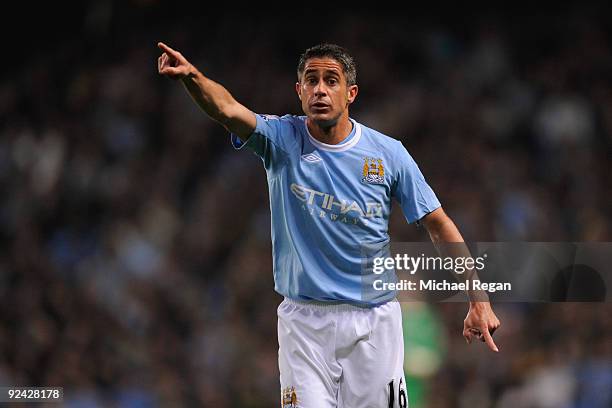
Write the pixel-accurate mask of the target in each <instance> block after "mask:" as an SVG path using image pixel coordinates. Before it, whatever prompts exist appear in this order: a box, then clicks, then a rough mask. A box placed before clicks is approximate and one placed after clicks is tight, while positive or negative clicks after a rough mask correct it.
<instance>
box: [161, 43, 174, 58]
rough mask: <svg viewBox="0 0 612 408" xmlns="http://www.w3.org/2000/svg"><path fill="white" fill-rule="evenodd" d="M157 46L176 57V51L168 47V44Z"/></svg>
mask: <svg viewBox="0 0 612 408" xmlns="http://www.w3.org/2000/svg"><path fill="white" fill-rule="evenodd" d="M157 46H158V47H159V48H160V49H162V50H164V51H165V52H167V53H168V54H170V55H172V56H173V57H175V56H176V51H175V50H173V49H172V48H170V47H168V46H167V45H166V44H164V43H163V42H158V43H157Z"/></svg>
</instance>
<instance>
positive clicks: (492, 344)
mask: <svg viewBox="0 0 612 408" xmlns="http://www.w3.org/2000/svg"><path fill="white" fill-rule="evenodd" d="M482 334H483V336H484V341H485V343H487V346H489V348H490V349H491V350H493V351H495V352H499V349H498V348H497V346H496V345H495V342H494V341H493V337H491V334H490V333H489V329H488V328H486V327H483V328H482Z"/></svg>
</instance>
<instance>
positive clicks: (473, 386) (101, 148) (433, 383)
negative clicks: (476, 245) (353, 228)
mask: <svg viewBox="0 0 612 408" xmlns="http://www.w3.org/2000/svg"><path fill="white" fill-rule="evenodd" d="M84 4H85V5H86V6H84V7H83V14H82V15H81V16H80V18H81V19H80V20H79V22H78V23H75V22H72V24H77V25H78V28H79V31H78V35H76V34H75V33H71V34H70V35H68V34H67V35H64V36H62V37H61V41H54V42H52V43H46V44H45V47H44V49H38V50H37V52H36V53H32V54H28V55H27V56H24V57H23V58H19V59H18V61H14V60H13V61H12V63H11V67H9V68H8V69H9V71H10V70H11V69H12V71H10V72H9V73H8V74H7V75H3V76H2V78H0V188H1V189H2V191H3V194H2V200H1V204H0V240H1V243H2V245H1V246H0V310H1V311H2V313H1V315H0V351H1V356H2V357H1V358H0V385H23V386H26V385H29V386H35V385H38V386H43V385H44V386H62V387H64V405H65V406H67V407H103V406H104V407H106V406H117V407H150V406H151V407H152V406H160V407H167V406H172V407H174V406H177V407H178V406H204V407H238V406H240V407H268V406H278V404H279V398H280V389H279V383H278V367H277V347H278V345H277V342H276V311H275V308H276V307H277V305H278V303H279V302H280V301H281V297H280V296H279V295H278V294H276V293H275V292H274V290H273V280H272V272H271V269H272V261H271V244H270V231H269V229H270V213H269V201H268V200H269V198H268V193H267V188H266V185H267V184H266V179H265V172H264V169H263V166H262V165H261V162H260V161H259V159H258V158H257V157H256V156H254V155H253V154H251V153H249V152H242V151H241V152H235V151H233V149H232V148H231V146H230V144H229V136H228V134H227V133H226V132H225V130H224V129H223V128H222V127H221V126H219V125H218V124H216V123H214V122H213V121H211V120H210V119H208V118H207V117H206V116H205V115H204V114H203V113H202V112H200V111H199V110H198V109H197V107H196V106H195V104H194V103H193V102H192V101H191V100H190V99H189V97H188V95H187V94H186V92H185V91H184V89H182V86H181V85H180V83H178V82H173V81H171V80H168V79H166V78H162V77H160V76H158V74H157V71H156V59H157V57H158V55H159V51H158V50H157V49H156V46H155V45H156V43H157V41H164V42H166V43H167V44H169V45H171V46H173V47H175V48H176V49H178V50H179V51H181V52H182V53H183V54H184V55H185V56H186V57H187V58H188V59H189V60H190V61H192V62H193V63H194V64H195V65H196V66H198V67H199V68H200V70H201V71H202V72H204V73H205V74H207V75H209V76H210V77H211V78H213V79H215V80H217V81H218V82H221V83H222V84H224V85H225V86H226V87H227V88H228V89H229V90H230V91H231V92H232V93H233V94H234V95H235V97H236V98H237V99H238V100H239V101H241V102H242V103H244V104H245V105H247V106H249V107H250V108H251V109H252V110H254V111H256V112H259V113H272V114H285V113H293V114H301V112H300V107H299V103H298V101H297V98H296V97H295V95H294V83H295V81H296V74H295V70H296V65H297V60H298V57H299V55H300V53H301V52H303V50H304V49H305V48H307V47H308V46H311V45H314V44H316V43H318V42H322V41H329V42H335V43H339V44H341V45H343V46H345V47H346V48H348V49H349V51H350V52H351V53H352V54H353V55H354V57H355V59H356V61H357V64H358V78H357V80H358V84H359V86H360V93H359V96H358V98H357V101H356V103H355V104H354V105H353V106H352V107H351V116H352V117H353V118H355V119H356V120H358V121H359V122H361V123H363V124H365V125H367V126H369V127H372V128H375V129H377V130H380V131H382V132H383V133H386V134H388V135H391V136H393V137H395V138H397V139H400V140H402V142H403V143H404V145H405V146H406V147H407V149H408V150H409V151H410V152H411V154H412V156H413V157H414V158H415V159H416V161H417V163H419V166H420V168H421V169H422V171H423V173H424V174H425V176H426V178H427V179H428V182H429V183H430V185H431V186H432V187H433V188H434V190H435V191H436V193H437V194H438V196H439V198H440V201H441V202H442V204H443V206H444V208H445V210H446V211H447V213H448V214H449V215H450V216H451V217H452V218H453V219H454V220H455V222H456V223H457V224H458V226H459V229H460V230H461V231H462V233H463V235H464V237H465V238H466V240H469V241H514V240H516V241H610V240H612V206H611V203H612V183H611V182H610V174H612V160H611V159H612V87H611V84H612V81H611V79H612V78H611V73H612V42H611V34H612V33H611V32H610V27H609V26H606V25H605V24H604V23H605V15H602V14H600V13H599V12H598V11H599V10H598V9H589V8H587V7H586V6H584V7H578V6H577V7H575V8H573V9H570V10H567V11H566V12H564V13H560V14H558V15H555V16H547V15H537V14H535V15H533V16H531V17H526V16H524V17H521V18H520V19H518V20H513V19H506V18H504V17H503V16H502V15H500V14H495V13H489V14H481V15H476V16H472V17H471V19H470V20H469V21H470V22H469V24H468V23H467V22H462V21H460V20H461V19H450V18H449V19H448V20H447V21H442V22H440V21H435V20H433V19H431V18H424V19H419V18H417V17H409V16H398V15H391V14H388V15H384V16H378V17H377V16H372V15H371V14H370V15H369V14H366V13H357V12H355V13H350V12H344V13H336V14H334V15H333V18H332V19H330V20H329V21H328V20H325V19H320V18H314V17H313V19H312V20H313V21H314V22H313V21H310V20H309V17H308V15H307V14H305V15H302V16H300V17H299V18H292V17H291V16H290V15H289V14H287V15H284V16H278V15H275V14H274V13H273V12H271V11H270V12H269V11H267V10H259V11H257V12H255V13H254V14H253V15H250V16H248V17H247V16H238V15H231V14H227V15H225V14H223V15H212V14H206V13H201V14H200V13H194V12H190V10H189V9H188V8H184V9H181V10H178V11H177V10H174V11H172V12H170V11H169V10H170V7H169V6H165V5H164V3H163V2H156V1H131V2H115V1H102V2H93V1H90V2H85V3H84ZM319 17H321V16H319ZM56 36H57V34H56ZM9 58H10V57H9ZM14 64H17V65H14ZM391 235H392V237H393V239H394V240H396V241H420V240H426V239H428V237H427V234H426V232H425V231H423V229H422V228H417V227H415V226H414V225H407V224H406V222H405V220H404V218H403V216H402V213H401V209H400V208H399V206H398V207H397V208H396V209H395V211H394V215H393V216H392V220H391ZM405 306H406V309H407V310H406V311H405V313H404V315H405V320H406V321H405V324H406V327H409V328H411V329H412V328H414V330H415V331H417V332H418V331H419V330H420V329H421V328H420V327H419V325H418V324H415V322H413V321H411V314H410V313H409V310H410V309H411V308H413V307H414V305H405ZM426 307H427V308H428V310H429V314H430V315H431V316H432V321H433V324H434V325H435V326H436V327H437V329H436V333H437V334H436V339H435V341H436V342H437V343H438V346H437V348H436V350H435V354H436V355H438V356H439V357H438V358H434V359H433V360H432V359H431V358H430V359H429V360H426V361H429V362H431V366H430V369H426V370H421V371H418V370H417V371H415V370H414V369H413V368H411V367H410V366H409V364H408V362H410V361H413V356H411V348H410V344H411V343H410V342H409V341H407V350H406V353H407V364H406V372H407V376H408V377H411V375H412V376H414V378H415V379H416V380H418V381H419V384H420V385H419V387H420V390H417V391H415V395H417V394H418V395H419V396H418V397H415V400H414V403H413V404H411V406H414V407H417V408H418V407H432V408H433V407H436V408H437V407H483V408H486V407H497V408H506V407H512V408H514V407H533V408H549V407H550V408H552V407H556V408H557V407H564V408H587V407H589V408H600V407H601V408H603V407H610V406H612V391H611V390H612V319H611V317H610V315H611V313H610V312H612V308H611V306H610V305H609V304H606V303H599V304H596V303H594V304H578V303H572V304H561V303H554V304H500V305H496V306H495V308H496V311H497V312H498V314H499V317H500V319H501V320H502V328H501V329H500V330H499V332H498V334H496V339H497V344H498V345H499V347H500V349H501V351H502V352H501V353H500V354H499V355H492V354H491V353H489V352H488V351H486V350H485V348H484V347H478V346H480V345H476V346H475V345H472V346H470V347H468V346H467V345H466V344H465V342H464V339H463V338H462V337H461V329H462V323H463V318H464V317H465V313H466V305H463V304H458V303H452V304H432V305H427V306H426ZM407 336H408V335H407ZM411 373H412V374H411Z"/></svg>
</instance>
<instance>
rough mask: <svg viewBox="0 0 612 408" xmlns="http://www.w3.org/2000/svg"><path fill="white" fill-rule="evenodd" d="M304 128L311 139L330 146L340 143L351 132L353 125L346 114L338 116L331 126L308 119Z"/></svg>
mask: <svg viewBox="0 0 612 408" xmlns="http://www.w3.org/2000/svg"><path fill="white" fill-rule="evenodd" d="M306 126H308V131H309V132H310V134H311V135H312V137H314V138H315V139H317V140H318V141H319V142H322V143H326V144H331V145H335V144H338V143H340V142H342V141H343V140H344V139H346V138H347V136H348V135H349V134H350V133H351V131H352V130H353V123H352V122H351V121H350V120H349V117H348V114H346V115H342V116H340V118H338V120H337V121H336V122H335V123H333V124H327V123H319V122H315V121H314V120H311V119H310V118H308V119H307V120H306Z"/></svg>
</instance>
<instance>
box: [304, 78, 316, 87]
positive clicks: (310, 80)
mask: <svg viewBox="0 0 612 408" xmlns="http://www.w3.org/2000/svg"><path fill="white" fill-rule="evenodd" d="M306 82H307V83H308V84H309V85H314V84H316V83H317V79H316V78H315V77H308V78H306Z"/></svg>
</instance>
